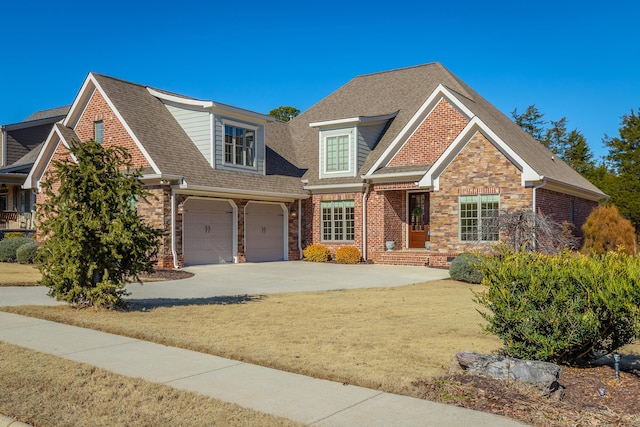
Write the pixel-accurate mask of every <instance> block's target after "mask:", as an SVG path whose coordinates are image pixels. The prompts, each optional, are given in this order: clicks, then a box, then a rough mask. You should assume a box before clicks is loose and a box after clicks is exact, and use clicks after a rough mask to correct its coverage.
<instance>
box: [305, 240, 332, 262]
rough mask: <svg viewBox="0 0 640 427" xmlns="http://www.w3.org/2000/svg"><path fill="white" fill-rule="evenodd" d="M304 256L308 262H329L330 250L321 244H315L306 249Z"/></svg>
mask: <svg viewBox="0 0 640 427" xmlns="http://www.w3.org/2000/svg"><path fill="white" fill-rule="evenodd" d="M302 255H303V257H304V259H305V260H306V261H312V262H327V261H329V248H327V247H326V246H324V245H321V244H319V243H314V244H312V245H309V246H307V247H306V248H304V250H303V251H302Z"/></svg>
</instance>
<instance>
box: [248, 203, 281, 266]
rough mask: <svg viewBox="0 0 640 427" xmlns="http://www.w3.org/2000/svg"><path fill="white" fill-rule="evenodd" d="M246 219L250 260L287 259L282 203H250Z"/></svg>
mask: <svg viewBox="0 0 640 427" xmlns="http://www.w3.org/2000/svg"><path fill="white" fill-rule="evenodd" d="M244 221H245V225H244V226H245V254H246V256H247V261H248V262H260V261H282V260H284V259H285V255H284V254H285V234H284V221H285V216H284V210H283V208H282V206H281V205H275V204H268V203H255V202H251V203H248V204H247V206H246V207H245V220H244Z"/></svg>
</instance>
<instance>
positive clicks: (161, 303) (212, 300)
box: [126, 295, 265, 311]
mask: <svg viewBox="0 0 640 427" xmlns="http://www.w3.org/2000/svg"><path fill="white" fill-rule="evenodd" d="M264 298H265V295H230V296H219V297H207V298H148V299H130V300H126V302H127V308H126V311H151V310H153V309H154V308H158V307H179V306H187V305H229V304H246V303H249V302H257V301H260V300H262V299H264Z"/></svg>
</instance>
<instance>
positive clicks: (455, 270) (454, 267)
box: [449, 254, 482, 283]
mask: <svg viewBox="0 0 640 427" xmlns="http://www.w3.org/2000/svg"><path fill="white" fill-rule="evenodd" d="M479 261H480V258H479V257H477V256H476V255H472V254H460V255H458V256H457V257H455V258H454V259H453V261H451V265H450V266H449V275H450V276H451V278H452V279H453V280H459V281H461V282H467V283H480V282H481V281H482V273H481V272H480V270H479V269H478V267H477V264H478V262H479Z"/></svg>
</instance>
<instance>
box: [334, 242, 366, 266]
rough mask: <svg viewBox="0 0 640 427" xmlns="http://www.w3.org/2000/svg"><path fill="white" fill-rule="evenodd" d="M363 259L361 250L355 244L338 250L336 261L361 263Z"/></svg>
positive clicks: (340, 262) (339, 262)
mask: <svg viewBox="0 0 640 427" xmlns="http://www.w3.org/2000/svg"><path fill="white" fill-rule="evenodd" d="M361 259H362V255H361V254H360V250H359V249H358V248H354V247H353V246H345V247H344V248H340V249H338V250H337V251H336V262H337V263H338V264H359V263H360V260H361Z"/></svg>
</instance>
